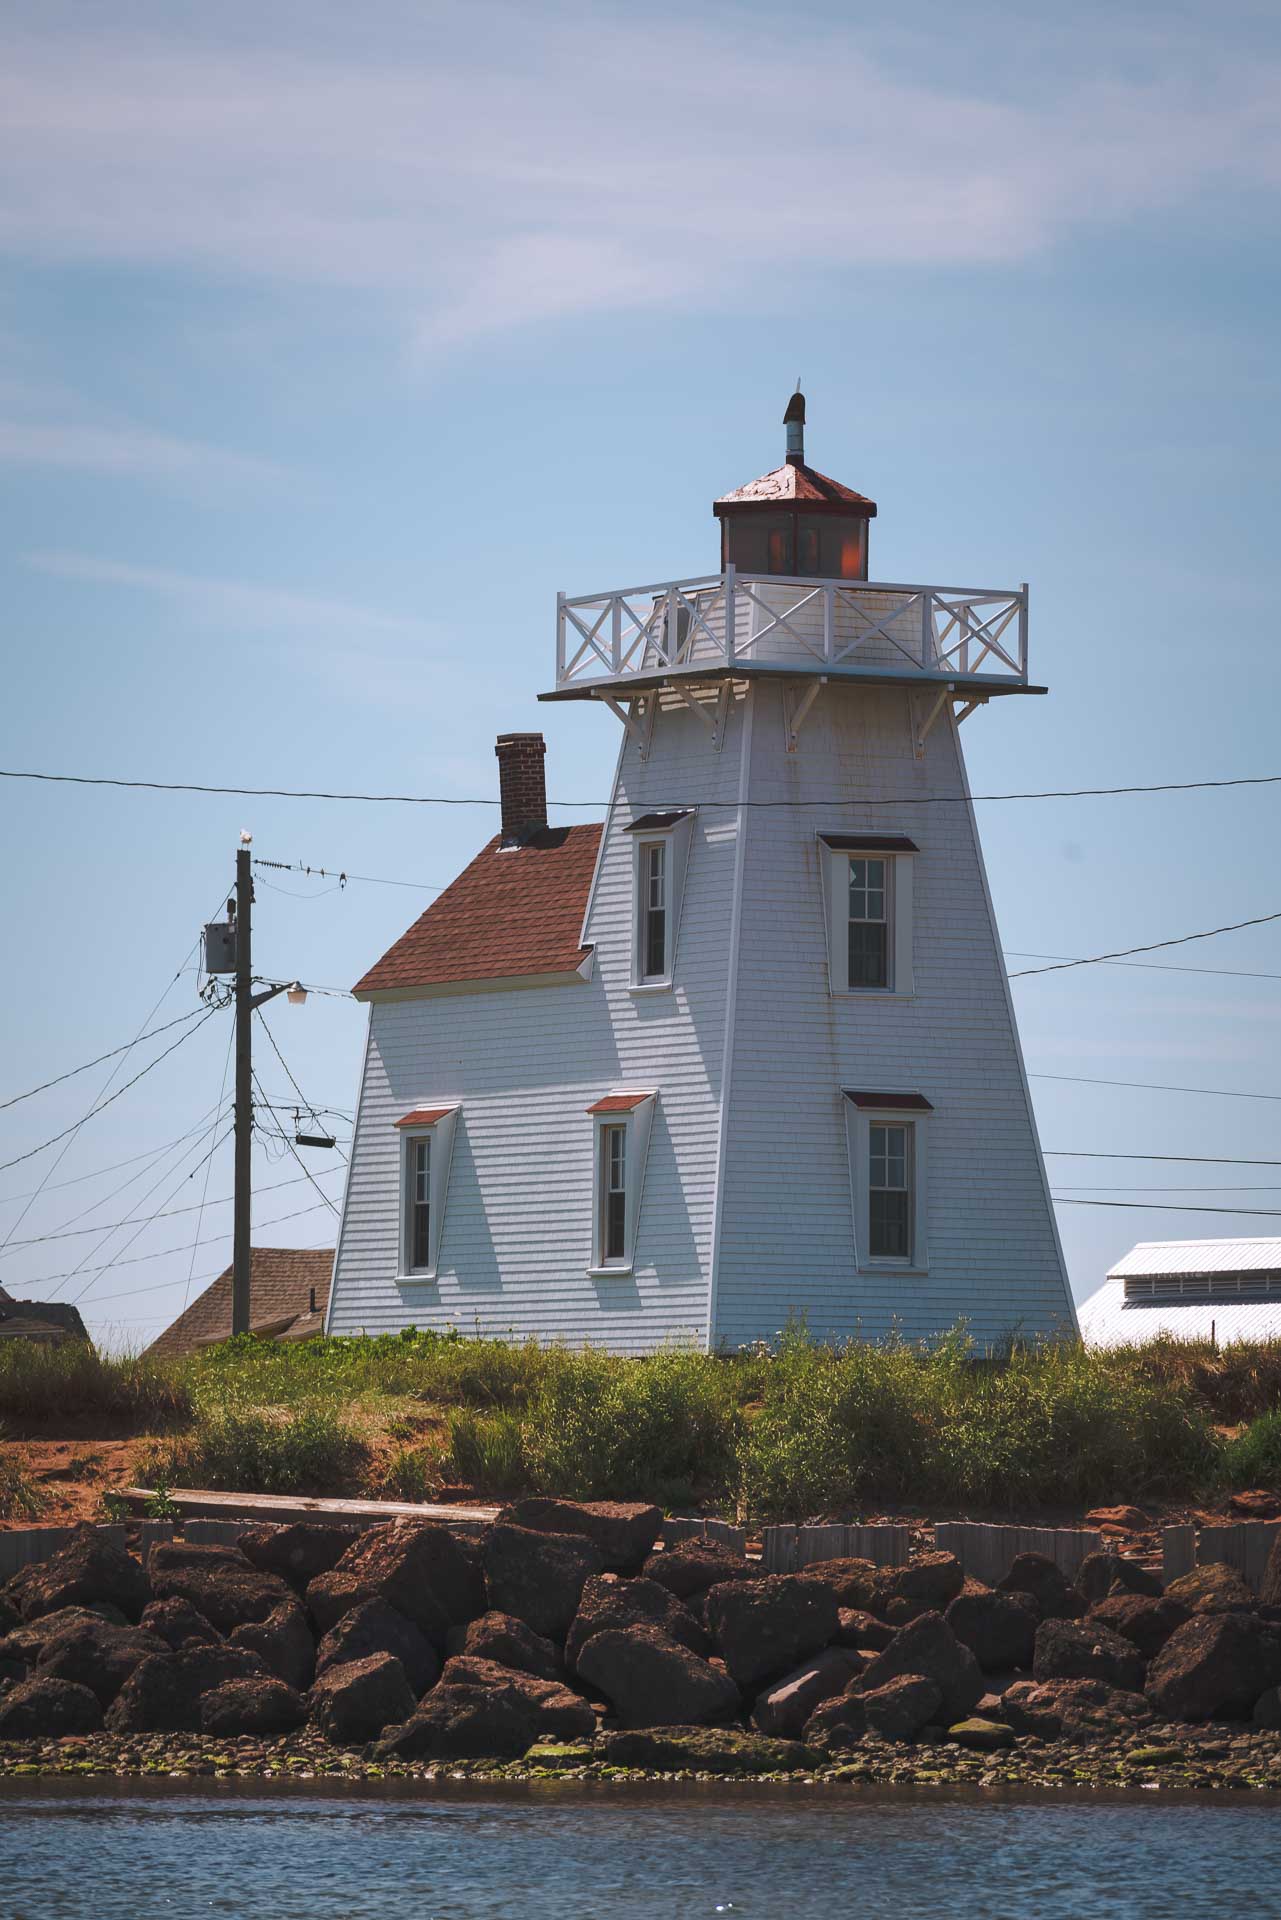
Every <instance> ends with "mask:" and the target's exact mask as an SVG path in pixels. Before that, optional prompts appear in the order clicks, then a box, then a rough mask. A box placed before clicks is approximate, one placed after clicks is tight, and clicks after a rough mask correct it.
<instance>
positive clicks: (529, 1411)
mask: <svg viewBox="0 0 1281 1920" xmlns="http://www.w3.org/2000/svg"><path fill="white" fill-rule="evenodd" d="M0 1420H2V1421H5V1422H6V1423H7V1424H8V1427H9V1429H10V1431H12V1432H14V1433H17V1434H22V1435H26V1436H28V1437H34V1436H37V1435H39V1434H40V1433H42V1432H48V1431H51V1430H57V1429H58V1428H59V1427H60V1426H61V1427H62V1428H63V1430H65V1429H66V1427H67V1426H68V1425H71V1426H72V1428H73V1429H74V1430H75V1431H80V1432H91V1431H92V1432H108V1431H125V1432H131V1433H137V1434H147V1435H151V1436H152V1440H151V1445H150V1456H149V1459H148V1460H147V1463H146V1470H147V1471H148V1472H150V1473H151V1475H152V1476H153V1478H155V1479H159V1480H160V1481H161V1482H162V1483H164V1484H166V1485H172V1486H179V1485H183V1484H186V1485H196V1484H199V1485H205V1486H211V1487H228V1488H233V1487H234V1488H238V1489H240V1490H242V1491H246V1492H248V1491H260V1492H312V1493H334V1494H337V1493H372V1494H381V1495H383V1496H384V1497H388V1498H396V1499H409V1500H415V1499H423V1498H429V1497H430V1496H431V1495H432V1494H433V1493H434V1492H435V1491H437V1490H438V1489H439V1487H440V1486H441V1485H442V1484H444V1483H445V1482H447V1481H454V1482H459V1481H461V1482H463V1483H465V1484H466V1485H467V1486H469V1487H471V1488H473V1489H474V1490H475V1492H476V1493H477V1495H479V1496H486V1495H488V1496H490V1497H492V1498H498V1499H501V1498H504V1497H507V1496H509V1495H512V1494H516V1493H521V1492H526V1491H529V1492H545V1493H563V1494H569V1495H577V1496H579V1497H580V1498H608V1497H620V1498H627V1497H630V1498H651V1499H655V1500H657V1501H659V1502H661V1503H662V1504H663V1505H665V1506H668V1507H678V1508H679V1507H685V1506H693V1505H695V1504H701V1505H705V1506H708V1507H716V1508H718V1509H720V1510H721V1511H738V1512H740V1513H742V1514H744V1515H746V1516H749V1517H751V1518H756V1519H768V1518H775V1517H778V1518H782V1517H786V1518H789V1519H807V1518H812V1517H818V1516H824V1515H830V1516H838V1517H853V1516H855V1515H857V1514H859V1513H862V1512H866V1511H868V1510H871V1509H879V1510H884V1509H885V1508H887V1507H893V1506H903V1507H906V1506H913V1507H917V1508H921V1507H924V1508H927V1509H928V1508H930V1507H934V1508H936V1509H958V1508H959V1509H971V1510H974V1509H988V1510H1006V1511H1011V1512H1012V1511H1014V1510H1015V1509H1017V1508H1019V1507H1024V1508H1027V1507H1043V1506H1057V1507H1060V1508H1061V1507H1064V1506H1068V1505H1072V1504H1079V1505H1090V1504H1093V1503H1095V1502H1109V1503H1110V1502H1112V1501H1114V1500H1143V1499H1145V1498H1152V1499H1158V1498H1169V1499H1172V1500H1178V1499H1188V1500H1192V1499H1196V1500H1204V1499H1207V1498H1210V1497H1212V1496H1214V1495H1216V1494H1218V1493H1222V1492H1224V1491H1226V1490H1227V1489H1229V1488H1233V1489H1235V1488H1241V1487H1244V1486H1247V1485H1272V1486H1277V1487H1281V1342H1278V1343H1275V1344H1271V1345H1258V1346H1253V1347H1234V1348H1230V1349H1228V1350H1226V1351H1216V1350H1215V1349H1213V1348H1211V1347H1209V1346H1208V1345H1207V1344H1205V1343H1191V1342H1179V1341H1173V1340H1160V1341H1155V1342H1152V1343H1151V1344H1149V1345H1147V1346H1144V1347H1138V1348H1132V1349H1123V1350H1119V1351H1117V1352H1114V1353H1100V1352H1092V1351H1089V1350H1087V1349H1084V1348H1081V1347H1078V1346H1073V1345H1071V1344H1068V1343H1062V1344H1049V1345H1044V1346H1031V1345H1019V1344H1017V1343H1014V1344H1012V1345H1011V1347H1010V1348H1009V1350H1008V1351H1005V1352H1003V1353H1001V1354H981V1353H977V1352H976V1351H975V1350H974V1349H973V1347H972V1346H971V1344H970V1342H969V1341H968V1340H967V1339H966V1337H965V1335H964V1332H963V1331H956V1332H954V1333H952V1334H951V1335H949V1336H948V1337H947V1338H946V1339H943V1340H941V1341H937V1342H934V1343H932V1344H929V1345H925V1344H915V1343H909V1342H906V1341H902V1340H896V1339H889V1340H884V1341H880V1342H877V1343H875V1344H863V1343H859V1342H848V1343H845V1344H842V1345H836V1346H828V1345H824V1344H822V1343H820V1342H818V1341H815V1340H812V1339H810V1338H809V1337H808V1336H807V1335H806V1333H805V1331H804V1329H803V1328H800V1327H793V1328H791V1329H789V1330H788V1332H787V1333H786V1334H785V1335H784V1336H783V1337H782V1338H781V1340H780V1342H779V1343H778V1345H777V1347H775V1348H774V1349H772V1350H771V1349H765V1348H759V1349H753V1350H751V1351H750V1352H744V1353H740V1354H736V1355H730V1356H713V1355H708V1354H704V1353H700V1352H697V1351H695V1350H692V1349H677V1348H672V1349H665V1350H663V1351H661V1352H658V1353H655V1354H652V1355H649V1356H647V1357H644V1358H628V1357H623V1356H611V1355H607V1354H604V1353H601V1352H599V1351H596V1350H593V1349H586V1350H583V1351H570V1350H568V1349H566V1348H561V1347H555V1346H551V1347H543V1346H539V1345H537V1344H536V1343H534V1342H532V1341H529V1342H519V1341H503V1340H467V1339H463V1338H460V1337H459V1336H457V1335H456V1334H447V1335H436V1334H431V1333H423V1332H415V1331H412V1330H411V1331H409V1332H407V1333H405V1334H402V1335H394V1336H391V1335H389V1336H380V1337H378V1338H362V1339H352V1340H334V1339H329V1340H316V1341H312V1342H310V1343H307V1344H304V1345H301V1346H277V1345H274V1344H272V1343H269V1342H265V1341H261V1340H256V1339H253V1338H248V1337H246V1338H242V1339H238V1340H231V1341H227V1342H226V1343H225V1344H224V1345H222V1346H220V1347H215V1348H210V1349H207V1350H204V1351H202V1352H200V1353H199V1354H195V1355H191V1356H187V1357H184V1358H182V1359H175V1360H153V1361H148V1360H144V1359H140V1358H137V1357H132V1356H124V1357H121V1358H114V1359H113V1358H111V1357H109V1356H104V1355H99V1354H95V1353H94V1352H92V1350H88V1349H84V1348H77V1347H70V1346H68V1347H61V1348H55V1349H49V1348H41V1347H34V1346H24V1345H19V1344H18V1343H16V1342H15V1343H12V1344H11V1345H10V1346H9V1347H8V1349H7V1350H5V1351H3V1352H0ZM0 1497H2V1496H0ZM13 1497H14V1498H18V1497H20V1496H18V1495H14V1496H13Z"/></svg>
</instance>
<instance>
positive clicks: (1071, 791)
mask: <svg viewBox="0 0 1281 1920" xmlns="http://www.w3.org/2000/svg"><path fill="white" fill-rule="evenodd" d="M0 780H41V781H46V782H50V783H52V784H55V785H60V786H74V787H122V788H128V789H132V790H136V791H140V792H146V793H206V794H217V795H225V796H230V797H233V798H243V799H253V800H343V801H368V802H370V803H372V804H375V805H380V806H407V807H497V806H499V805H501V801H500V800H499V799H498V797H497V796H496V795H490V794H486V795H485V796H484V797H483V798H481V799H473V798H468V797H464V796H459V795H455V794H421V793H338V792H330V791H328V790H326V789H321V788H307V787H217V786H211V785H207V784H203V783H199V782H196V781H192V780H123V779H116V778H111V777H108V776H106V775H101V774H87V773H36V772H32V771H30V770H29V769H17V768H12V767H0ZM1272 786H1281V773H1257V774H1237V775H1233V776H1232V777H1231V778H1228V779H1223V780H1160V781H1153V782H1152V783H1151V784H1149V785H1143V786H1140V785H1132V786H1125V787H1059V788H1053V789H1048V790H1045V791H1041V792H1028V793H976V794H963V793H955V794H953V793H939V794H911V793H905V794H891V795H886V796H883V797H878V798H876V799H865V798H864V797H862V796H858V799H857V804H858V805H859V806H870V807H900V806H969V805H970V804H971V803H972V802H976V801H996V800H1097V799H1110V798H1112V797H1113V796H1115V795H1120V794H1138V793H1205V792H1209V791H1213V790H1215V789H1217V788H1220V787H1272ZM854 798H855V796H853V795H850V794H842V795H839V796H837V797H836V798H835V799H826V800H699V801H688V800H672V801H670V802H669V803H668V804H669V805H671V806H701V807H729V808H731V809H737V808H739V807H748V808H758V809H762V810H764V809H788V808H790V809H793V810H795V809H797V808H802V807H831V806H849V805H850V804H851V803H852V802H853V800H854ZM548 805H549V806H553V807H563V808H567V809H570V810H577V809H580V808H587V807H590V808H593V809H596V808H600V807H605V806H608V805H609V802H608V801H606V800H551V801H549V802H548Z"/></svg>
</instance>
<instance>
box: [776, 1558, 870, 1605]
mask: <svg viewBox="0 0 1281 1920" xmlns="http://www.w3.org/2000/svg"><path fill="white" fill-rule="evenodd" d="M877 1572H878V1568H877V1565H876V1562H875V1561H874V1560H811V1561H810V1564H809V1565H808V1566H807V1567H802V1568H801V1569H800V1572H799V1573H798V1574H797V1576H796V1577H797V1579H798V1580H817V1581H818V1583H819V1585H820V1586H822V1587H828V1588H829V1589H830V1590H831V1592H832V1594H833V1595H834V1596H835V1599H836V1604H837V1606H838V1607H853V1608H855V1609H856V1610H857V1611H858V1612H859V1613H871V1611H872V1609H873V1605H874V1603H875V1600H876V1575H877Z"/></svg>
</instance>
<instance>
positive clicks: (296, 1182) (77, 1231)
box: [9, 1132, 341, 1253]
mask: <svg viewBox="0 0 1281 1920" xmlns="http://www.w3.org/2000/svg"><path fill="white" fill-rule="evenodd" d="M230 1138H231V1135H230V1133H229V1132H228V1133H224V1134H223V1136H222V1139H221V1140H219V1141H218V1143H217V1146H215V1147H212V1148H211V1149H210V1151H209V1153H208V1154H206V1156H205V1159H206V1161H208V1162H209V1163H210V1164H212V1159H213V1155H214V1154H215V1153H216V1152H217V1150H218V1147H221V1146H222V1145H223V1144H224V1143H225V1142H226V1141H227V1140H229V1139H230ZM201 1164H204V1163H203V1162H202V1163H200V1164H197V1165H196V1166H194V1167H192V1169H191V1171H190V1173H187V1174H185V1175H184V1176H183V1177H184V1178H185V1179H187V1180H190V1179H192V1178H193V1177H194V1176H195V1175H196V1174H197V1173H199V1171H200V1165H201ZM340 1171H341V1169H340V1168H338V1167H326V1169H325V1171H324V1172H323V1173H321V1174H318V1175H316V1176H315V1177H316V1178H317V1179H320V1180H327V1179H330V1178H331V1177H332V1176H333V1175H334V1174H335V1173H338V1172H340ZM304 1177H306V1178H308V1179H310V1178H311V1177H312V1176H311V1175H310V1174H307V1175H306V1176H304V1175H303V1174H295V1175H292V1176H291V1177H290V1178H289V1179H288V1180H273V1181H272V1182H271V1185H270V1186H267V1187H259V1188H258V1189H257V1193H275V1192H276V1191H277V1189H278V1188H280V1187H300V1186H301V1185H302V1183H303V1179H304ZM234 1198H235V1195H234V1194H231V1193H223V1194H220V1195H219V1196H218V1198H217V1199H216V1200H201V1201H193V1202H192V1204H191V1205H190V1206H189V1207H166V1208H165V1209H164V1210H163V1212H161V1213H149V1214H148V1215H147V1217H146V1219H145V1220H142V1221H138V1220H116V1221H113V1222H111V1223H110V1224H108V1223H107V1222H106V1221H104V1220H100V1221H99V1222H98V1223H97V1225H96V1226H92V1227H73V1228H71V1229H70V1230H68V1229H65V1228H61V1227H60V1228H59V1229H58V1230H57V1231H56V1232H54V1233H38V1234H36V1235H35V1236H34V1237H33V1238H32V1239H30V1240H11V1241H10V1243H9V1244H10V1247H11V1249H12V1251H13V1252H14V1253H16V1252H17V1251H18V1249H19V1248H20V1247H42V1246H44V1245H45V1244H46V1243H47V1242H48V1241H50V1240H79V1239H82V1238H83V1236H84V1235H85V1234H87V1233H101V1234H108V1233H118V1232H119V1231H120V1229H121V1228H122V1227H135V1226H140V1225H141V1226H144V1227H149V1226H151V1224H152V1222H153V1221H156V1220H175V1219H177V1217H178V1215H179V1214H180V1213H199V1212H201V1210H202V1209H203V1208H204V1207H206V1206H209V1207H225V1206H229V1205H230V1203H231V1201H232V1200H233V1199H234Z"/></svg>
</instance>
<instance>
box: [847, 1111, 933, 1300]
mask: <svg viewBox="0 0 1281 1920" xmlns="http://www.w3.org/2000/svg"><path fill="white" fill-rule="evenodd" d="M841 1104H842V1106H843V1107H844V1108H845V1129H846V1149H847V1152H848V1154H849V1167H850V1196H851V1200H852V1203H853V1210H854V1264H855V1267H856V1268H857V1270H858V1271H859V1272H860V1273H900V1274H924V1273H928V1272H929V1264H930V1263H929V1247H928V1245H927V1243H926V1234H925V1221H926V1210H927V1209H926V1202H927V1197H928V1174H929V1155H928V1147H929V1122H930V1119H931V1117H932V1110H931V1109H929V1108H924V1107H907V1108H904V1107H897V1106H894V1107H891V1106H886V1107H875V1106H872V1107H863V1106H855V1104H854V1101H853V1099H852V1098H850V1096H849V1093H848V1091H846V1093H845V1095H844V1097H843V1099H842V1102H841ZM902 1126H906V1127H907V1128H909V1129H910V1142H909V1158H910V1163H911V1187H910V1193H911V1206H910V1210H909V1216H908V1219H909V1229H910V1233H911V1248H910V1251H909V1252H908V1254H907V1255H906V1256H904V1255H902V1254H896V1255H891V1254H877V1255H875V1256H873V1254H872V1251H871V1246H872V1222H871V1212H872V1202H871V1195H872V1183H871V1163H872V1128H873V1127H902Z"/></svg>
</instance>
